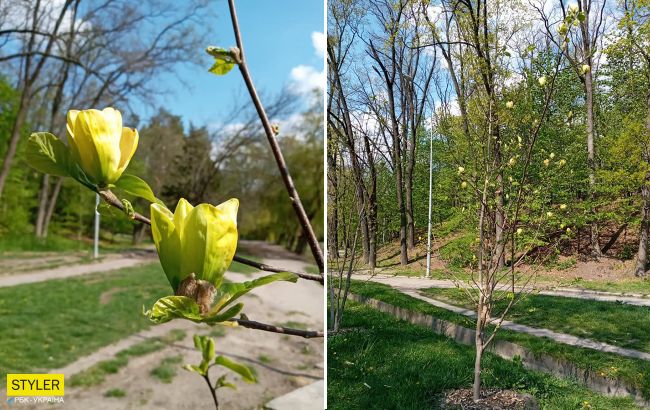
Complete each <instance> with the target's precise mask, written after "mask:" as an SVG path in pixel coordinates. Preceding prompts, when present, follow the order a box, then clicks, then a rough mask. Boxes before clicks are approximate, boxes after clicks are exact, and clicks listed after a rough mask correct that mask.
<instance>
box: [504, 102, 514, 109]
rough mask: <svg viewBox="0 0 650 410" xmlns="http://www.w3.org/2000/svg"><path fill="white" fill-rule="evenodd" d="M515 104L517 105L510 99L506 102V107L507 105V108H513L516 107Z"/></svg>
mask: <svg viewBox="0 0 650 410" xmlns="http://www.w3.org/2000/svg"><path fill="white" fill-rule="evenodd" d="M514 106H515V103H514V102H512V101H508V102H507V103H506V107H507V108H512V107H514Z"/></svg>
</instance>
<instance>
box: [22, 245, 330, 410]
mask: <svg viewBox="0 0 650 410" xmlns="http://www.w3.org/2000/svg"><path fill="white" fill-rule="evenodd" d="M246 248H247V250H249V252H251V253H261V254H262V255H261V256H263V257H264V262H266V263H268V264H272V265H276V266H285V267H286V268H287V269H297V270H303V269H304V266H305V265H306V263H305V262H304V261H302V260H301V259H299V258H297V257H296V256H295V255H292V254H290V253H288V252H286V251H284V250H283V249H281V248H280V247H275V246H271V245H266V244H260V243H247V244H246ZM228 275H229V277H230V278H231V279H232V280H234V281H245V280H250V279H251V278H252V276H245V275H242V274H237V273H228ZM242 301H243V302H244V303H245V307H244V313H245V314H246V315H247V316H248V317H249V319H251V320H258V321H262V322H266V323H273V324H280V325H282V324H287V322H290V321H291V322H294V323H293V325H294V326H296V324H295V323H296V322H297V323H299V324H303V325H304V326H307V327H308V328H309V329H323V326H324V322H323V302H324V294H323V287H322V286H320V285H319V284H317V283H315V282H310V281H305V280H299V281H298V282H297V283H295V284H294V283H284V282H280V283H273V284H270V285H267V286H265V287H262V288H259V289H256V290H255V291H253V292H251V294H249V295H247V296H245V297H244V298H242ZM171 329H183V330H185V331H186V333H187V336H186V338H185V339H184V340H182V341H181V342H177V343H175V344H174V345H172V346H170V347H168V348H165V349H164V350H161V351H158V352H155V353H152V354H149V355H145V356H142V357H136V358H132V359H131V360H130V361H129V364H128V365H127V366H126V367H124V368H122V369H121V370H120V371H119V373H117V374H114V375H110V376H109V377H107V378H106V380H105V381H104V383H102V384H101V385H99V386H94V387H90V388H72V387H66V389H65V392H66V393H65V398H64V399H65V404H64V405H57V406H53V405H40V406H35V407H29V406H25V405H17V406H19V407H21V408H48V409H50V408H51V409H55V408H56V409H80V410H81V409H84V410H85V409H203V408H214V406H213V403H212V397H211V396H210V392H209V390H208V388H207V385H206V384H205V382H204V381H203V379H202V378H201V377H200V376H199V375H197V374H195V373H190V372H187V371H185V370H183V369H181V368H180V366H181V365H182V364H186V363H189V364H198V363H199V362H200V353H199V352H197V351H196V350H195V349H194V346H193V343H192V336H193V335H194V334H197V333H198V334H207V333H209V332H210V330H211V328H210V327H208V326H206V325H198V324H194V323H192V322H189V321H184V320H175V321H172V322H170V323H167V324H164V325H159V326H154V327H153V328H151V329H149V330H148V331H147V332H144V333H143V334H141V335H135V336H132V337H131V338H129V340H128V341H127V340H126V339H125V340H123V341H121V342H118V344H116V345H113V346H107V347H105V348H104V349H101V350H100V351H98V352H95V353H93V354H92V355H90V356H88V357H84V358H81V359H80V360H78V361H77V362H75V363H72V364H70V365H69V366H67V367H66V368H64V369H58V370H59V371H62V372H64V374H66V378H69V377H70V376H72V374H74V373H76V372H78V371H80V370H82V369H85V368H87V367H89V366H91V365H92V364H94V363H96V362H97V361H99V360H105V359H108V358H111V357H113V355H114V354H115V353H116V352H117V351H119V350H122V349H123V348H125V347H126V346H128V345H129V344H132V343H136V342H139V341H141V340H143V338H146V337H152V336H156V335H163V334H166V333H167V332H168V331H169V330H171ZM223 329H225V332H226V333H225V336H221V337H217V338H215V342H216V350H217V351H218V353H219V354H224V355H226V356H229V357H231V358H233V359H235V360H238V361H240V362H242V363H245V364H248V365H251V366H252V367H254V368H255V370H256V372H257V376H258V383H256V384H246V383H244V382H242V381H241V380H240V379H239V378H238V376H236V375H234V374H233V373H230V375H231V379H232V380H236V381H237V383H236V384H237V385H238V390H237V391H232V390H230V389H220V390H219V401H220V404H221V406H220V408H223V409H257V408H261V407H262V406H263V405H264V403H266V402H268V401H269V400H271V399H273V398H275V397H277V396H280V395H283V394H285V393H288V392H290V391H292V390H294V389H296V388H298V387H301V386H304V385H307V384H310V383H313V382H314V381H317V380H319V379H322V378H323V349H324V342H323V339H311V340H308V339H303V338H299V337H292V336H286V335H280V334H275V333H268V332H261V331H257V330H251V329H245V328H227V327H224V328H223ZM179 355H180V356H182V358H183V359H182V361H181V364H180V365H178V372H177V375H176V376H175V377H174V379H173V381H172V382H171V383H170V384H166V383H163V382H161V381H160V380H158V379H156V378H154V377H153V376H151V370H152V369H154V368H155V367H157V366H158V365H159V364H160V362H161V360H162V359H163V358H165V357H170V356H179ZM55 372H56V371H52V373H55ZM224 372H225V371H224V370H222V369H221V368H213V369H212V370H211V375H212V378H213V379H216V378H217V377H219V376H220V375H221V374H223V373H224ZM111 389H120V390H122V391H123V392H125V393H126V395H125V396H124V397H120V398H115V397H105V396H104V394H105V393H106V392H107V391H109V390H111ZM318 406H322V403H318ZM316 408H318V407H316Z"/></svg>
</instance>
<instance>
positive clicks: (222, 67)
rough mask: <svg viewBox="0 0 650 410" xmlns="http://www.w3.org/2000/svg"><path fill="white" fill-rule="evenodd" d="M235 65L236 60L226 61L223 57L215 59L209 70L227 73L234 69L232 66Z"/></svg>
mask: <svg viewBox="0 0 650 410" xmlns="http://www.w3.org/2000/svg"><path fill="white" fill-rule="evenodd" d="M234 66H235V63H234V62H231V61H226V60H222V59H215V60H214V64H213V65H212V67H210V69H209V70H208V71H210V72H211V73H212V74H216V75H226V74H228V73H229V72H230V70H232V68H233V67H234Z"/></svg>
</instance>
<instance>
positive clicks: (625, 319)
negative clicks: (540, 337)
mask: <svg viewBox="0 0 650 410" xmlns="http://www.w3.org/2000/svg"><path fill="white" fill-rule="evenodd" d="M472 291H474V290H472ZM421 293H422V294H423V295H425V296H430V297H432V298H434V299H438V300H442V301H446V302H448V303H451V304H453V305H457V306H463V307H465V308H468V309H474V308H475V307H474V306H473V305H472V303H471V300H469V298H468V297H467V294H466V293H465V292H464V291H462V290H460V289H435V288H431V289H425V290H423V291H422V292H421ZM503 296H505V295H503ZM507 304H508V302H507V300H505V298H504V300H501V301H499V302H497V303H496V305H495V316H496V315H497V314H498V313H499V312H502V311H503V309H504V308H505V306H506V305H507ZM507 319H508V320H512V321H513V322H516V323H521V324H524V325H529V326H534V327H543V328H547V329H551V330H554V331H556V332H561V333H568V334H571V335H574V336H578V337H585V338H588V339H593V340H598V341H600V342H605V343H609V344H612V345H615V346H621V347H626V348H630V349H636V350H641V351H644V352H650V333H649V332H648V329H649V328H650V307H645V306H631V305H624V304H621V303H611V302H597V301H593V300H583V299H573V298H564V297H556V296H544V295H528V296H525V297H524V298H523V299H521V300H520V301H519V302H518V303H517V304H516V305H514V306H513V307H512V309H510V312H508V315H507Z"/></svg>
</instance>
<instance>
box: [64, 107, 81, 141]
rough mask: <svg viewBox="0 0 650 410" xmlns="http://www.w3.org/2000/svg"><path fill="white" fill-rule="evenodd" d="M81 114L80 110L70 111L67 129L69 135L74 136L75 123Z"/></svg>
mask: <svg viewBox="0 0 650 410" xmlns="http://www.w3.org/2000/svg"><path fill="white" fill-rule="evenodd" d="M78 114H79V110H70V111H68V116H67V117H68V121H67V124H66V129H67V130H68V133H70V135H74V123H75V121H76V120H77V115H78Z"/></svg>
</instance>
